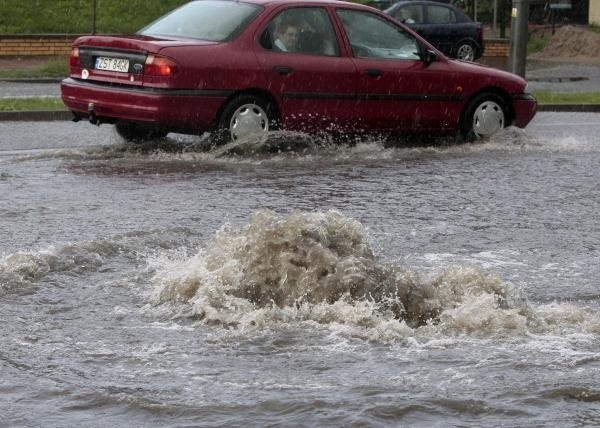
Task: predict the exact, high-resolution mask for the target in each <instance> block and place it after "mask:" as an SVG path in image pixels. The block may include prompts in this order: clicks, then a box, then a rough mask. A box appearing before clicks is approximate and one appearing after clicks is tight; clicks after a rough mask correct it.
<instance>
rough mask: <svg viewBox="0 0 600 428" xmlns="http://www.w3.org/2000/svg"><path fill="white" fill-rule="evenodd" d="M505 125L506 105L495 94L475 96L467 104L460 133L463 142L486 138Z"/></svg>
mask: <svg viewBox="0 0 600 428" xmlns="http://www.w3.org/2000/svg"><path fill="white" fill-rule="evenodd" d="M506 125H507V110H506V103H505V102H504V100H503V99H502V97H500V96H498V95H496V94H490V93H483V94H479V95H477V96H476V97H475V98H473V100H471V102H470V103H469V104H468V106H467V108H466V109H465V111H464V114H463V116H462V119H461V125H460V128H461V129H460V131H461V134H462V137H463V139H464V140H465V141H475V140H481V139H484V138H488V137H490V136H492V135H493V134H495V133H496V132H498V131H500V130H501V129H502V128H504V127H505V126H506Z"/></svg>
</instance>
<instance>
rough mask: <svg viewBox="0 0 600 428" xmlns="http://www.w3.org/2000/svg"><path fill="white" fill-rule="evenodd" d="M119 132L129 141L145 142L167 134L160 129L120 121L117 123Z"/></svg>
mask: <svg viewBox="0 0 600 428" xmlns="http://www.w3.org/2000/svg"><path fill="white" fill-rule="evenodd" d="M115 129H116V131H117V134H119V135H120V136H121V138H123V139H124V140H125V141H127V142H129V143H143V142H144V141H147V140H152V139H155V138H162V137H164V136H166V135H167V133H166V132H163V131H160V130H158V129H152V128H147V127H144V126H141V125H138V124H136V123H130V122H118V123H117V124H115Z"/></svg>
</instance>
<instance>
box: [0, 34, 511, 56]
mask: <svg viewBox="0 0 600 428" xmlns="http://www.w3.org/2000/svg"><path fill="white" fill-rule="evenodd" d="M76 37H77V36H73V35H59V36H45V35H31V36H0V56H45V55H47V56H56V55H68V54H69V52H70V50H71V43H72V42H73V40H75V38H76ZM509 46H510V44H509V41H508V40H507V39H488V40H486V41H485V52H484V56H486V57H508V54H509Z"/></svg>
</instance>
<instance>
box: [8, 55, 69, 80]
mask: <svg viewBox="0 0 600 428" xmlns="http://www.w3.org/2000/svg"><path fill="white" fill-rule="evenodd" d="M68 74H69V65H68V59H67V58H55V59H49V60H47V61H46V62H44V63H43V64H42V65H41V66H40V67H38V68H34V69H31V70H27V69H13V70H0V78H12V79H27V78H40V77H65V76H67V75H68Z"/></svg>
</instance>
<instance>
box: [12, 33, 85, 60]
mask: <svg viewBox="0 0 600 428" xmlns="http://www.w3.org/2000/svg"><path fill="white" fill-rule="evenodd" d="M75 38H76V36H72V35H58V36H45V35H27V36H25V35H19V36H0V56H46V55H47V56H57V55H68V54H69V52H70V51H71V43H72V42H73V40H74V39H75Z"/></svg>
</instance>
